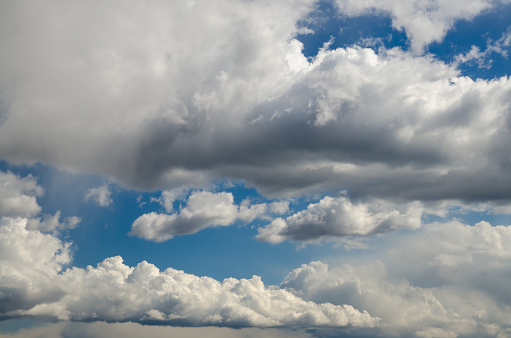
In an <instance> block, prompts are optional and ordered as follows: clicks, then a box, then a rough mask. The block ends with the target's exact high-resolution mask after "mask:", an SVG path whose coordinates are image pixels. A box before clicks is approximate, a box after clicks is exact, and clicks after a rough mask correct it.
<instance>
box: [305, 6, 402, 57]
mask: <svg viewBox="0 0 511 338" xmlns="http://www.w3.org/2000/svg"><path fill="white" fill-rule="evenodd" d="M299 26H300V27H303V28H308V29H309V30H311V31H313V33H312V32H311V33H307V34H300V35H298V36H297V37H296V39H297V40H299V41H300V42H302V43H303V45H304V49H303V54H304V55H305V56H306V57H308V58H309V59H312V58H314V56H316V55H317V53H318V51H319V49H320V48H322V47H323V45H324V44H325V43H328V42H329V41H331V44H330V46H329V48H330V49H336V48H342V47H349V46H353V45H362V46H367V47H373V48H375V49H378V47H380V46H383V47H385V48H387V49H390V48H393V47H400V48H402V49H405V50H406V49H408V47H409V46H408V40H407V38H406V34H405V32H404V31H399V30H396V29H394V28H393V27H392V20H391V18H390V17H389V16H386V15H376V14H374V15H367V16H359V17H347V16H343V15H340V14H338V13H337V10H336V9H335V8H334V6H333V4H332V3H331V2H329V1H321V2H319V4H318V7H317V9H316V11H314V12H312V13H311V15H310V16H308V17H307V18H306V19H304V20H302V21H301V22H300V23H299Z"/></svg>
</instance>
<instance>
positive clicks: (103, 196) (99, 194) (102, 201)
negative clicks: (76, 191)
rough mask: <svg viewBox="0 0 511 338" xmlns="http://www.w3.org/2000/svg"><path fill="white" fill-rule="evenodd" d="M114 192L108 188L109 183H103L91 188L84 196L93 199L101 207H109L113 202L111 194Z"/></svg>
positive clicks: (86, 199) (85, 198)
mask: <svg viewBox="0 0 511 338" xmlns="http://www.w3.org/2000/svg"><path fill="white" fill-rule="evenodd" d="M111 194H112V192H111V191H110V189H109V188H108V185H107V184H106V185H102V186H99V187H95V188H91V189H89V191H87V194H86V195H85V197H84V200H85V201H88V200H90V199H92V200H93V201H94V202H96V203H97V204H98V205H99V206H101V207H107V206H109V205H111V204H112V203H113V200H112V198H111V197H110V195H111Z"/></svg>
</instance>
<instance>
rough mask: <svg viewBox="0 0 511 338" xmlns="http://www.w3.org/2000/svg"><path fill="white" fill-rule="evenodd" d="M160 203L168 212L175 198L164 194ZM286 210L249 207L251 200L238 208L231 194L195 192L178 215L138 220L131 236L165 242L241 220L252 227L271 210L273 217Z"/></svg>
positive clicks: (277, 205)
mask: <svg viewBox="0 0 511 338" xmlns="http://www.w3.org/2000/svg"><path fill="white" fill-rule="evenodd" d="M158 201H160V202H161V203H162V204H163V205H164V206H165V208H166V210H172V204H171V203H172V202H173V201H174V195H173V194H172V193H170V192H163V193H162V196H161V198H160V199H159V200H158ZM287 206H288V205H287V204H285V202H274V203H271V204H270V205H268V204H267V203H259V204H253V205H250V201H249V200H244V201H242V203H241V204H240V205H239V206H238V205H236V204H235V203H234V196H233V195H232V194H231V193H228V192H219V193H213V192H209V191H195V192H193V193H192V194H191V195H190V197H188V200H187V202H186V206H185V207H184V208H182V209H180V210H179V212H175V213H173V214H159V213H155V212H151V213H148V214H144V215H142V216H140V217H138V218H137V219H136V220H135V221H134V222H133V225H132V228H131V231H130V235H135V236H138V237H141V238H145V239H148V240H153V241H156V242H162V241H166V240H168V239H171V238H172V237H174V236H178V235H188V234H194V233H196V232H197V231H200V230H201V229H204V228H207V227H215V226H228V225H231V224H233V223H234V222H235V221H238V220H240V221H243V222H244V223H250V222H252V221H253V220H254V219H256V218H258V217H261V216H264V215H265V214H266V213H267V212H268V209H269V210H270V211H271V212H273V213H285V212H286V211H287V208H286V207H287Z"/></svg>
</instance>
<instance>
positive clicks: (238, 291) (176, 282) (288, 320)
mask: <svg viewBox="0 0 511 338" xmlns="http://www.w3.org/2000/svg"><path fill="white" fill-rule="evenodd" d="M26 224H27V220H26V219H22V218H17V219H13V218H2V219H1V222H0V243H1V244H2V245H0V257H2V265H1V269H0V290H1V291H2V294H3V295H4V297H3V299H2V301H1V303H0V304H1V308H0V314H1V317H3V318H9V317H17V316H35V317H42V318H54V319H59V320H73V321H95V320H103V321H119V322H126V321H133V322H139V323H146V324H159V325H162V324H164V325H179V326H207V325H214V326H227V327H279V326H283V327H315V326H318V327H329V326H332V327H347V326H350V327H351V326H353V327H366V326H367V327H373V326H376V325H377V324H378V322H379V320H378V319H377V318H373V317H371V316H370V315H369V314H368V313H367V312H360V311H358V310H356V309H355V308H353V307H352V306H349V305H335V306H334V305H332V304H329V303H323V304H316V303H313V302H309V301H304V300H302V299H300V298H299V297H296V296H295V295H293V294H292V293H290V292H288V291H286V290H283V289H279V288H276V287H266V286H265V285H264V284H263V282H262V281H261V278H260V277H258V276H254V277H252V278H251V279H241V280H238V279H234V278H228V279H225V280H224V281H223V282H218V281H216V280H214V279H212V278H209V277H198V276H194V275H191V274H187V273H184V272H183V271H178V270H174V269H172V268H169V269H166V270H165V271H160V270H159V269H158V268H157V267H155V266H154V265H152V264H149V263H147V262H145V261H143V262H141V263H139V264H138V265H137V266H135V267H130V266H127V265H125V264H123V259H122V258H121V257H120V256H116V257H111V258H107V259H105V260H104V261H103V262H101V263H99V264H98V265H97V267H92V266H88V267H87V268H86V269H82V268H76V267H74V268H68V269H63V265H65V264H68V263H70V261H71V258H70V250H69V245H70V244H69V243H63V242H61V241H60V240H59V239H58V238H56V237H54V236H53V235H50V234H43V233H41V232H39V231H37V230H28V229H27V227H26Z"/></svg>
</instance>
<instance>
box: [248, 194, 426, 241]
mask: <svg viewBox="0 0 511 338" xmlns="http://www.w3.org/2000/svg"><path fill="white" fill-rule="evenodd" d="M422 213H423V207H422V206H421V205H420V203H409V204H408V205H395V204H390V203H388V202H385V201H372V203H369V204H365V203H352V202H351V201H350V200H349V198H347V197H345V196H340V197H337V198H334V197H330V196H326V197H324V198H323V199H321V200H320V201H319V202H318V203H312V204H309V206H308V207H307V209H306V210H302V211H299V212H297V213H296V214H294V215H291V216H289V217H287V218H286V219H282V218H277V219H275V220H273V221H272V222H271V224H269V225H267V226H266V227H264V228H260V229H259V234H258V235H257V239H258V240H261V241H266V242H271V243H280V242H282V241H285V240H295V241H304V242H312V241H316V242H317V241H321V240H322V239H325V238H329V237H330V238H332V237H345V236H361V235H370V234H375V233H383V232H387V231H392V230H398V229H415V228H418V227H420V226H421V216H422Z"/></svg>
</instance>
